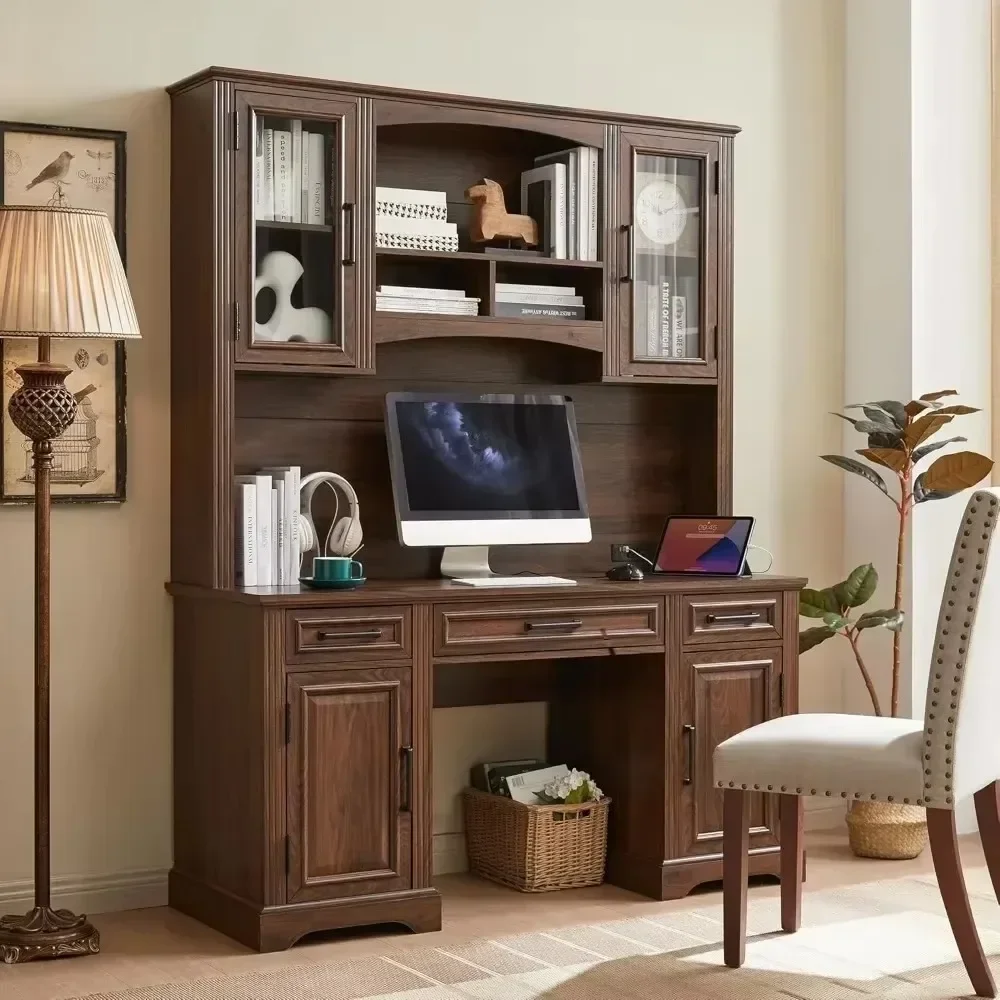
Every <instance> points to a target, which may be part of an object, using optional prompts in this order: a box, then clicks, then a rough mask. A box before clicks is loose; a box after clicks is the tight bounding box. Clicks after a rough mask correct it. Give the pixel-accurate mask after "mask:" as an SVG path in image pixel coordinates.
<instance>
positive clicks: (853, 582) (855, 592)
mask: <svg viewBox="0 0 1000 1000" xmlns="http://www.w3.org/2000/svg"><path fill="white" fill-rule="evenodd" d="M877 586H878V573H877V572H876V571H875V567H874V566H873V565H872V564H871V563H865V564H864V565H863V566H857V567H856V568H855V569H853V570H851V572H850V575H849V576H848V577H847V579H846V580H845V581H844V582H843V583H838V584H837V586H836V587H834V588H833V593H834V596H835V597H836V600H837V603H838V604H839V606H840V607H841V608H860V607H861V605H862V604H867V603H868V601H870V600H871V598H872V594H874V593H875V588H876V587H877Z"/></svg>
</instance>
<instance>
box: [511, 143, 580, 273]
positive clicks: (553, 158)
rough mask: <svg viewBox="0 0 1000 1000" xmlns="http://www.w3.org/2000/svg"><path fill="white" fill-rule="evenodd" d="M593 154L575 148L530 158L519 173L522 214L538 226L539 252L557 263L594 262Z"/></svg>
mask: <svg viewBox="0 0 1000 1000" xmlns="http://www.w3.org/2000/svg"><path fill="white" fill-rule="evenodd" d="M597 202H598V184H597V150H596V149H594V148H592V147H591V146H578V147H577V148H576V149H566V150H563V151H562V152H559V153H549V154H547V155H546V156H537V157H535V166H534V169H532V170H525V171H524V172H523V173H522V174H521V211H522V213H523V214H524V215H530V216H531V218H533V219H534V220H535V222H537V223H538V226H539V230H540V232H541V236H542V248H543V250H544V251H545V252H546V253H547V254H548V255H549V256H550V257H555V258H558V259H560V260H597V216H598V203H597Z"/></svg>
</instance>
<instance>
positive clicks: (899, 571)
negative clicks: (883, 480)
mask: <svg viewBox="0 0 1000 1000" xmlns="http://www.w3.org/2000/svg"><path fill="white" fill-rule="evenodd" d="M912 475H913V464H912V463H911V461H910V459H909V456H907V459H906V465H905V466H904V467H903V471H902V472H901V473H900V476H899V537H898V539H897V540H896V594H895V597H894V600H893V607H894V608H895V609H896V611H902V610H903V607H902V605H903V561H904V559H905V558H906V519H907V516H908V515H909V513H910V510H911V509H912V507H913V491H912V488H911V482H910V480H911V477H912ZM902 639H903V637H902V634H901V630H899V629H897V630H896V631H894V632H893V633H892V697H891V701H890V706H889V707H890V714H891V715H892V717H893V718H896V715H897V714H898V712H899V674H900V666H901V663H900V661H901V658H902Z"/></svg>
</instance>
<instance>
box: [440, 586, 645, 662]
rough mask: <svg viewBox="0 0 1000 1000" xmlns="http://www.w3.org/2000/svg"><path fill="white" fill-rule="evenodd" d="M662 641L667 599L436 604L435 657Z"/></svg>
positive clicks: (596, 647)
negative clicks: (507, 605)
mask: <svg viewBox="0 0 1000 1000" xmlns="http://www.w3.org/2000/svg"><path fill="white" fill-rule="evenodd" d="M662 643H663V601H662V599H660V598H652V599H650V600H643V601H583V602H580V603H579V604H577V603H573V602H569V601H564V602H559V603H556V602H550V601H537V602H536V601H530V602H525V603H523V604H520V605H516V606H514V607H512V608H498V607H497V606H496V605H495V604H493V605H482V604H477V605H469V604H463V605H450V606H449V605H438V606H437V607H436V608H435V609H434V654H435V656H454V655H459V654H465V655H469V654H474V655H475V654H482V655H484V656H490V655H494V654H497V653H504V652H511V653H517V652H528V651H532V650H546V649H580V650H581V651H583V650H585V649H588V648H590V649H609V648H612V647H618V646H656V645H660V644H662Z"/></svg>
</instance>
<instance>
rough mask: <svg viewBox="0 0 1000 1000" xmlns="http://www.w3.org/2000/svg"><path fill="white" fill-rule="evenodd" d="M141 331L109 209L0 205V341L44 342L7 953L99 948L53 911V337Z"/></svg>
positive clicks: (87, 929)
mask: <svg viewBox="0 0 1000 1000" xmlns="http://www.w3.org/2000/svg"><path fill="white" fill-rule="evenodd" d="M138 336H139V324H138V322H137V321H136V317H135V310H134V308H133V306H132V296H131V295H130V294H129V289H128V283H127V282H126V280H125V270H124V268H123V267H122V262H121V257H120V256H119V254H118V247H117V246H116V245H115V236H114V233H113V231H112V229H111V223H110V222H109V221H108V217H107V216H106V215H105V214H104V213H103V212H90V211H84V210H81V209H70V208H29V207H23V206H6V207H3V206H0V338H3V339H7V338H8V337H31V338H33V339H36V340H37V341H38V361H37V362H33V363H30V364H24V365H21V366H20V367H19V368H17V369H16V371H17V374H18V375H19V376H20V378H21V385H20V386H19V387H18V388H17V389H15V391H14V393H13V395H12V396H11V398H10V402H9V404H8V411H9V413H10V419H11V422H12V423H13V424H14V426H15V427H16V428H17V429H18V430H19V431H21V433H22V434H24V435H25V436H26V437H27V438H29V439H30V440H31V451H32V458H33V465H34V474H35V905H34V907H33V908H32V909H31V910H30V911H29V912H28V913H26V914H19V915H17V916H6V917H0V958H2V959H3V961H4V962H6V963H8V964H13V963H15V962H27V961H30V960H31V959H34V958H58V957H61V956H67V955H86V954H94V953H96V952H97V951H98V950H99V949H100V936H99V934H98V932H97V931H96V930H95V929H94V927H93V926H92V925H91V924H90V923H89V921H88V920H87V918H86V917H84V916H78V915H77V914H75V913H71V912H70V911H69V910H54V909H53V908H52V906H51V900H50V895H49V890H50V870H49V632H50V609H49V561H50V552H49V515H50V507H51V499H50V482H51V475H52V441H53V439H54V438H57V437H59V435H60V434H62V433H63V432H64V431H65V430H66V429H67V428H68V427H69V426H70V424H72V422H73V418H74V417H75V416H76V398H75V397H74V395H73V393H72V392H70V390H69V389H68V388H67V387H66V385H65V384H64V383H65V380H66V376H67V375H68V374H69V373H70V369H69V368H68V367H66V365H60V364H55V363H54V362H53V361H52V355H51V338H52V337H58V338H63V337H67V338H79V337H86V338H93V337H107V338H111V339H114V340H125V339H134V338H138Z"/></svg>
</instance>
